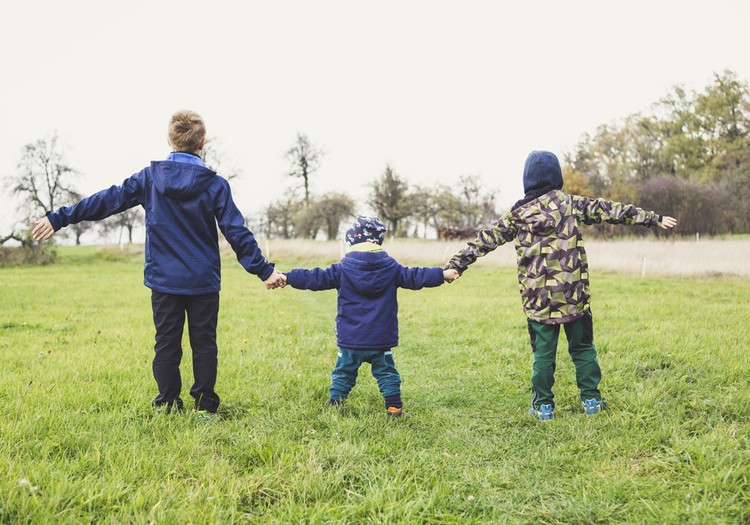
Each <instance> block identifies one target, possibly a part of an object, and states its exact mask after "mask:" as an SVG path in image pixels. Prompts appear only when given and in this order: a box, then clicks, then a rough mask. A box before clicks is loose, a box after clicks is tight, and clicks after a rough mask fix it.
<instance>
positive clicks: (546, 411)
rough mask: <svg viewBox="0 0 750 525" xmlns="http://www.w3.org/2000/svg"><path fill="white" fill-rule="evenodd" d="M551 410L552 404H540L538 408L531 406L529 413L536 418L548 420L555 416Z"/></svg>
mask: <svg viewBox="0 0 750 525" xmlns="http://www.w3.org/2000/svg"><path fill="white" fill-rule="evenodd" d="M552 410H553V409H552V405H542V406H540V407H539V408H534V407H531V408H530V409H529V414H531V415H532V416H534V417H535V418H537V419H541V420H542V421H549V420H550V419H554V418H555V415H554V414H553V413H552Z"/></svg>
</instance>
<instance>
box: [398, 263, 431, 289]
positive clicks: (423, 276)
mask: <svg viewBox="0 0 750 525" xmlns="http://www.w3.org/2000/svg"><path fill="white" fill-rule="evenodd" d="M441 284H443V269H442V268H440V267H437V266H435V267H432V268H407V267H405V266H401V267H400V268H399V272H398V276H397V277H396V286H399V287H401V288H407V289H409V290H420V289H422V288H425V287H426V288H434V287H436V286H440V285H441Z"/></svg>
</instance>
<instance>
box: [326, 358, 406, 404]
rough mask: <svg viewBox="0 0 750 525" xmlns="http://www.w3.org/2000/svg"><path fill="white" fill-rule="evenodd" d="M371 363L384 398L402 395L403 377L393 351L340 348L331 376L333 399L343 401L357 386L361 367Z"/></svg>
mask: <svg viewBox="0 0 750 525" xmlns="http://www.w3.org/2000/svg"><path fill="white" fill-rule="evenodd" d="M363 363H370V365H371V367H372V375H373V377H375V379H376V380H377V382H378V389H379V390H380V393H381V394H382V395H383V397H390V396H397V395H401V376H400V375H399V373H398V370H396V364H395V363H394V362H393V352H392V351H391V350H351V349H349V348H341V347H339V353H338V359H337V360H336V367H335V368H334V369H333V373H332V374H331V388H330V390H329V392H330V395H331V399H335V400H336V401H341V400H344V399H346V398H347V397H348V396H349V392H350V391H351V390H352V388H354V385H356V384H357V374H358V372H359V367H360V366H362V364H363Z"/></svg>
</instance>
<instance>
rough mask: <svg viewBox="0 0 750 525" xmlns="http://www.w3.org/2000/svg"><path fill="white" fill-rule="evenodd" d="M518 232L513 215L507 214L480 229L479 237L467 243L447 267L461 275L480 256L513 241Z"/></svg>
mask: <svg viewBox="0 0 750 525" xmlns="http://www.w3.org/2000/svg"><path fill="white" fill-rule="evenodd" d="M517 232H518V228H516V225H515V224H514V223H513V221H512V219H511V215H510V214H507V215H505V216H503V217H501V218H500V219H498V220H497V221H495V222H494V223H493V224H491V225H490V226H489V228H485V229H484V230H480V231H479V234H478V235H477V238H476V239H474V240H473V241H471V242H469V243H467V244H466V248H464V249H463V250H461V251H460V252H458V253H457V254H456V255H454V256H453V257H452V258H451V260H450V261H448V264H446V265H445V268H446V269H447V270H450V269H453V270H456V271H457V272H458V274H459V275H460V274H462V273H463V272H464V270H466V268H468V266H469V265H470V264H473V263H474V262H476V260H477V259H478V258H479V257H484V256H485V255H487V254H488V253H490V252H491V251H493V250H494V249H495V248H497V247H498V246H501V245H503V244H505V243H506V242H510V241H512V240H513V239H514V238H515V237H516V233H517Z"/></svg>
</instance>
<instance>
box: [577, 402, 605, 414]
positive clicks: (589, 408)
mask: <svg viewBox="0 0 750 525" xmlns="http://www.w3.org/2000/svg"><path fill="white" fill-rule="evenodd" d="M581 404H582V405H583V410H585V411H586V414H588V415H591V414H598V413H599V411H601V410H604V401H602V400H601V399H587V400H586V401H584V402H582V403H581Z"/></svg>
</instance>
